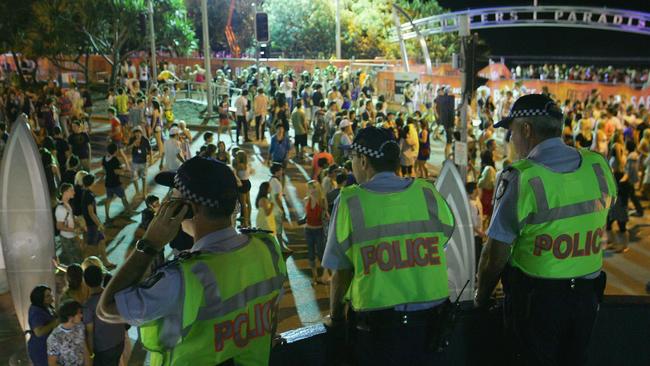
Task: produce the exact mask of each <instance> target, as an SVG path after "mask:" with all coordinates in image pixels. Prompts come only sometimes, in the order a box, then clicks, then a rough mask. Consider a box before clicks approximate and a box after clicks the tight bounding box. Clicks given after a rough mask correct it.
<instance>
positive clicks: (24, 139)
mask: <svg viewBox="0 0 650 366" xmlns="http://www.w3.org/2000/svg"><path fill="white" fill-rule="evenodd" d="M50 202H51V201H50V193H49V191H48V186H47V181H46V179H45V173H44V172H43V164H42V162H41V156H40V154H39V152H38V148H37V147H36V143H35V142H34V138H33V137H32V133H31V131H30V127H29V123H28V122H27V118H26V116H25V115H21V116H20V117H18V120H17V121H16V122H15V123H14V125H13V127H12V131H11V135H10V137H9V142H8V143H7V146H6V148H5V151H4V156H3V159H2V166H1V167H0V231H1V232H2V251H3V254H4V260H5V262H6V263H5V264H6V266H7V279H8V282H9V290H10V291H11V298H12V299H13V303H14V307H15V309H16V315H17V317H18V321H19V323H20V326H21V327H22V329H23V330H27V329H28V328H29V324H28V322H27V316H28V310H29V306H30V301H29V294H30V292H31V291H32V289H33V288H34V287H35V286H36V285H38V284H46V285H48V286H49V287H50V288H51V289H52V291H54V289H55V287H54V268H53V265H52V258H53V257H54V254H55V251H54V223H53V215H52V206H51V203H50Z"/></svg>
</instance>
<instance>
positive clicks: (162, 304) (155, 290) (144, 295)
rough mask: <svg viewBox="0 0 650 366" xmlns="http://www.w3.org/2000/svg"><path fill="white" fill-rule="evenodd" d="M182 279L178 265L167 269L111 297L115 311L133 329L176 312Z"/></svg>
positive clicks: (178, 306)
mask: <svg viewBox="0 0 650 366" xmlns="http://www.w3.org/2000/svg"><path fill="white" fill-rule="evenodd" d="M182 290H183V278H182V275H181V271H180V269H179V268H178V265H169V266H167V267H165V268H163V269H161V270H159V271H157V272H156V273H154V274H153V275H151V276H150V277H149V278H147V279H145V280H144V281H143V282H142V283H140V284H139V285H137V286H133V287H129V288H126V289H124V290H122V291H120V292H118V293H116V294H115V303H116V304H117V311H118V312H119V313H120V315H121V316H122V317H123V318H124V320H125V321H126V322H127V323H129V324H130V325H133V326H140V325H142V324H144V323H147V322H150V321H152V320H156V319H160V318H163V317H165V316H168V315H170V314H172V313H174V312H177V311H179V310H180V301H181V299H180V294H181V293H182Z"/></svg>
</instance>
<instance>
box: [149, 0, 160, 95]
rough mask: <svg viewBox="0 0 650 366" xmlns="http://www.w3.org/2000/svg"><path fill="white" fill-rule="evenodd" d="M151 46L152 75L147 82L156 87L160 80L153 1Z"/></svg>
mask: <svg viewBox="0 0 650 366" xmlns="http://www.w3.org/2000/svg"><path fill="white" fill-rule="evenodd" d="M149 45H150V46H151V68H150V70H151V75H150V76H149V78H148V79H147V80H148V81H149V85H155V84H156V81H157V80H158V62H157V61H156V32H155V30H154V27H153V0H149Z"/></svg>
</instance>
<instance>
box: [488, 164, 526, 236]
mask: <svg viewBox="0 0 650 366" xmlns="http://www.w3.org/2000/svg"><path fill="white" fill-rule="evenodd" d="M518 195H519V172H518V171H517V170H515V169H509V170H507V171H504V172H502V173H501V174H500V177H499V182H498V183H497V188H496V192H495V202H494V211H493V212H492V220H490V227H489V228H488V231H487V235H488V236H489V237H490V238H492V239H494V240H498V241H500V242H502V243H506V244H512V243H513V242H514V241H515V238H516V237H517V236H519V230H520V229H521V228H520V226H519V225H520V224H519V219H518V217H517V196H518Z"/></svg>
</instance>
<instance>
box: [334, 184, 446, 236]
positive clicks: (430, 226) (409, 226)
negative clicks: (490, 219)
mask: <svg viewBox="0 0 650 366" xmlns="http://www.w3.org/2000/svg"><path fill="white" fill-rule="evenodd" d="M422 193H423V194H424V198H425V203H426V205H427V210H428V212H429V219H428V220H416V221H407V222H397V223H394V224H385V225H379V226H372V227H366V221H365V213H364V212H363V209H362V207H361V199H360V198H359V197H358V196H353V197H350V198H349V199H348V201H347V203H348V209H349V210H350V216H351V217H350V219H351V220H352V233H351V234H350V235H351V237H352V239H351V240H350V238H347V239H346V240H345V241H344V243H345V244H346V245H347V247H348V248H349V245H350V241H352V242H356V243H362V242H365V241H369V240H376V239H379V238H383V237H391V236H401V235H406V234H413V233H433V232H442V233H443V234H444V235H445V236H446V237H448V238H449V237H450V236H451V234H452V233H453V231H454V227H453V226H452V225H447V224H444V223H443V222H442V221H440V218H439V217H438V201H437V200H436V198H435V196H434V195H433V192H432V191H431V190H430V189H422ZM345 249H347V248H345Z"/></svg>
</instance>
